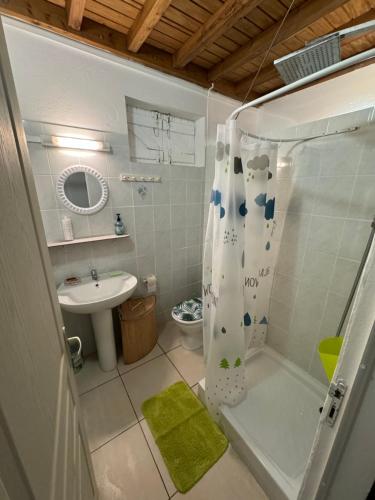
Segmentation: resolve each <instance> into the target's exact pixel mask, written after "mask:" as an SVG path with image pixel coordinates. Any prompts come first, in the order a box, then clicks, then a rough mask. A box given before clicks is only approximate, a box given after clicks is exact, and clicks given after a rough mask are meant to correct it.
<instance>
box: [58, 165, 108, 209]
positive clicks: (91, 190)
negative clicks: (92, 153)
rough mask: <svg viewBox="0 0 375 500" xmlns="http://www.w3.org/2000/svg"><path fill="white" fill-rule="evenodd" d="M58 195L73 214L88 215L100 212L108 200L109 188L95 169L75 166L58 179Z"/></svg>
mask: <svg viewBox="0 0 375 500" xmlns="http://www.w3.org/2000/svg"><path fill="white" fill-rule="evenodd" d="M56 191H57V195H58V197H59V198H60V200H61V201H62V202H63V204H64V206H65V207H67V208H69V210H71V211H72V212H75V213H78V214H82V215H88V214H94V213H96V212H99V210H101V209H102V208H103V207H104V206H105V204H106V203H107V200H108V186H107V183H106V181H105V179H104V177H103V176H102V175H101V174H100V173H99V172H98V171H97V170H95V169H94V168H91V167H87V166H85V165H73V166H71V167H68V168H66V169H65V170H64V171H63V172H62V174H61V175H60V176H59V178H58V179H57V185H56Z"/></svg>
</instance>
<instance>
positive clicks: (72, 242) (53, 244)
mask: <svg viewBox="0 0 375 500" xmlns="http://www.w3.org/2000/svg"><path fill="white" fill-rule="evenodd" d="M120 238H129V235H128V234H121V235H120V236H117V234H106V235H104V236H88V237H87V238H76V239H74V240H67V241H65V240H64V241H49V242H47V246H48V248H52V247H62V246H65V245H78V244H80V243H91V242H93V241H103V240H118V239H120Z"/></svg>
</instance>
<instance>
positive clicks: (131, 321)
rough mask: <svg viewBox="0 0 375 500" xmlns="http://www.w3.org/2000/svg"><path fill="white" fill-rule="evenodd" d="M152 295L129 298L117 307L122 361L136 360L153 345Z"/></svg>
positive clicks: (153, 310)
mask: <svg viewBox="0 0 375 500" xmlns="http://www.w3.org/2000/svg"><path fill="white" fill-rule="evenodd" d="M155 303H156V298H155V296H154V295H150V296H148V297H141V298H138V299H129V300H127V301H126V302H124V303H123V304H121V306H120V307H119V312H120V322H121V336H122V354H123V357H124V363H125V364H130V363H134V362H135V361H138V360H139V359H141V358H143V357H144V356H146V354H148V353H149V352H150V351H152V349H153V348H154V347H155V344H156V341H157V336H156V317H155Z"/></svg>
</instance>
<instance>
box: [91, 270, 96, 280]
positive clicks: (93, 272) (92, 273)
mask: <svg viewBox="0 0 375 500" xmlns="http://www.w3.org/2000/svg"><path fill="white" fill-rule="evenodd" d="M90 274H91V278H92V279H93V280H94V281H98V273H97V271H96V269H90Z"/></svg>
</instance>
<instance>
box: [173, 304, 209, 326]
mask: <svg viewBox="0 0 375 500" xmlns="http://www.w3.org/2000/svg"><path fill="white" fill-rule="evenodd" d="M172 316H173V318H174V319H175V320H176V321H181V322H182V323H188V324H194V323H195V322H196V321H201V320H202V299H201V298H200V297H193V298H192V299H188V300H184V301H182V302H180V303H179V304H177V305H176V306H174V308H173V309H172Z"/></svg>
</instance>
